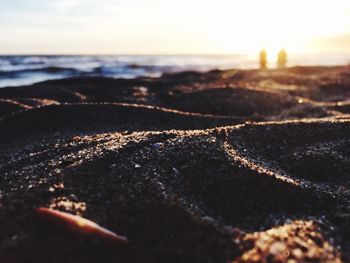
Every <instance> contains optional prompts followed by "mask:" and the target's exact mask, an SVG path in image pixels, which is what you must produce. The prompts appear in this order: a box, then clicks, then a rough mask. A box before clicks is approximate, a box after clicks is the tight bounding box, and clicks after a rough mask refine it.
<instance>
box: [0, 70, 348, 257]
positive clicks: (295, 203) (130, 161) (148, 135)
mask: <svg viewBox="0 0 350 263" xmlns="http://www.w3.org/2000/svg"><path fill="white" fill-rule="evenodd" d="M346 72H348V68H346V67H343V68H340V67H334V68H324V67H320V68H318V67H315V68H308V67H301V68H291V69H285V70H271V71H270V70H267V71H257V70H251V71H243V70H240V71H237V70H230V71H211V72H209V73H198V72H184V73H176V74H165V75H164V76H162V77H160V78H139V79H134V80H125V79H109V78H97V77H96V78H73V79H63V80H55V81H47V82H42V83H37V84H33V85H31V86H25V87H11V88H3V89H0V114H1V118H0V146H1V151H0V225H1V226H2V227H1V228H0V262H16V263H17V262H128V263H129V262H225V263H226V262H343V261H344V262H349V261H350V253H349V251H350V238H349V237H350V227H349V222H350V210H349V207H350V191H349V187H350V181H349V171H350V151H349V149H350V117H349V115H348V114H347V113H349V111H348V108H349V107H348V100H349V97H348V96H349V94H348V89H347V86H346V85H347V82H346V81H345V80H344V79H345V77H344V74H346ZM339 79H342V82H341V83H343V84H342V85H345V86H339V85H338V84H336V85H335V84H334V83H339V82H338V81H339ZM213 87H215V88H213ZM245 87H251V88H245ZM252 87H254V88H252ZM2 107H3V108H2ZM315 117H317V118H322V119H313V118H315ZM267 120H269V121H270V122H266V121H267ZM271 120H273V121H271ZM281 120H283V121H281ZM38 207H50V208H52V209H56V210H60V211H64V212H68V213H71V214H74V215H79V216H82V217H85V218H87V219H90V220H92V221H94V222H96V223H98V224H100V225H101V226H103V227H106V228H107V229H109V230H111V231H115V232H116V233H118V234H120V235H123V236H126V237H127V238H128V239H129V241H130V244H129V245H126V246H121V245H116V244H113V243H111V242H109V241H108V240H107V239H106V238H103V237H101V236H100V237H99V236H97V235H92V234H90V235H86V234H82V233H81V232H79V231H77V230H76V231H72V230H69V227H59V226H58V225H56V224H55V221H54V220H51V221H50V220H47V221H42V220H40V219H39V218H38V216H37V215H36V213H35V209H36V208H38Z"/></svg>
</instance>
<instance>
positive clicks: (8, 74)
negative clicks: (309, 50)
mask: <svg viewBox="0 0 350 263" xmlns="http://www.w3.org/2000/svg"><path fill="white" fill-rule="evenodd" d="M349 63H350V54H344V53H332V54H298V55H290V56H288V66H296V65H325V66H332V65H347V64H349ZM269 66H270V67H271V68H273V67H274V63H273V62H271V63H270V65H269ZM257 67H258V61H257V56H252V55H156V56H153V55H152V56H151V55H109V56H107V55H103V56H101V55H74V56H72V55H69V56H68V55H21V56H18V55H6V56H0V88H3V87H9V86H22V85H31V84H33V83H36V82H42V81H47V80H52V79H62V78H71V77H89V76H102V77H111V78H127V79H131V78H137V77H141V76H147V77H159V76H161V75H162V74H164V73H172V72H181V71H201V72H205V71H209V70H213V69H221V70H224V69H255V68H257Z"/></svg>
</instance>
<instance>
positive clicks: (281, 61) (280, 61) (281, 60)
mask: <svg viewBox="0 0 350 263" xmlns="http://www.w3.org/2000/svg"><path fill="white" fill-rule="evenodd" d="M286 63H287V53H286V51H285V50H284V49H281V50H280V52H278V55H277V68H279V69H282V68H285V67H286Z"/></svg>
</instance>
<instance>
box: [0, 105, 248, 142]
mask: <svg viewBox="0 0 350 263" xmlns="http://www.w3.org/2000/svg"><path fill="white" fill-rule="evenodd" d="M245 120H246V119H243V118H234V117H220V116H211V115H201V114H192V113H185V112H180V111H174V110H168V109H164V108H158V107H151V106H145V105H132V104H110V103H105V104H60V105H51V106H46V107H40V108H37V109H33V110H30V111H22V112H19V113H16V114H13V115H11V116H8V117H7V118H5V119H3V120H2V122H0V134H1V136H2V137H6V138H7V137H13V136H14V135H21V136H28V135H29V134H35V133H39V134H41V133H49V132H51V133H56V132H63V131H66V132H67V131H69V132H70V133H71V134H73V133H79V132H83V131H85V132H88V131H90V132H97V131H99V132H108V131H125V130H131V131H142V130H170V129H205V128H212V127H216V126H224V125H232V124H237V123H242V122H244V121H245ZM0 140H1V139H0Z"/></svg>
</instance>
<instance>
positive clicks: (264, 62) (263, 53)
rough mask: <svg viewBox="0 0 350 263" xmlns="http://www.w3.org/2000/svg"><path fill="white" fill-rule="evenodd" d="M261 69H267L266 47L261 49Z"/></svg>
mask: <svg viewBox="0 0 350 263" xmlns="http://www.w3.org/2000/svg"><path fill="white" fill-rule="evenodd" d="M259 57H260V69H267V53H266V50H265V48H264V49H262V50H261V51H260V54H259Z"/></svg>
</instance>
